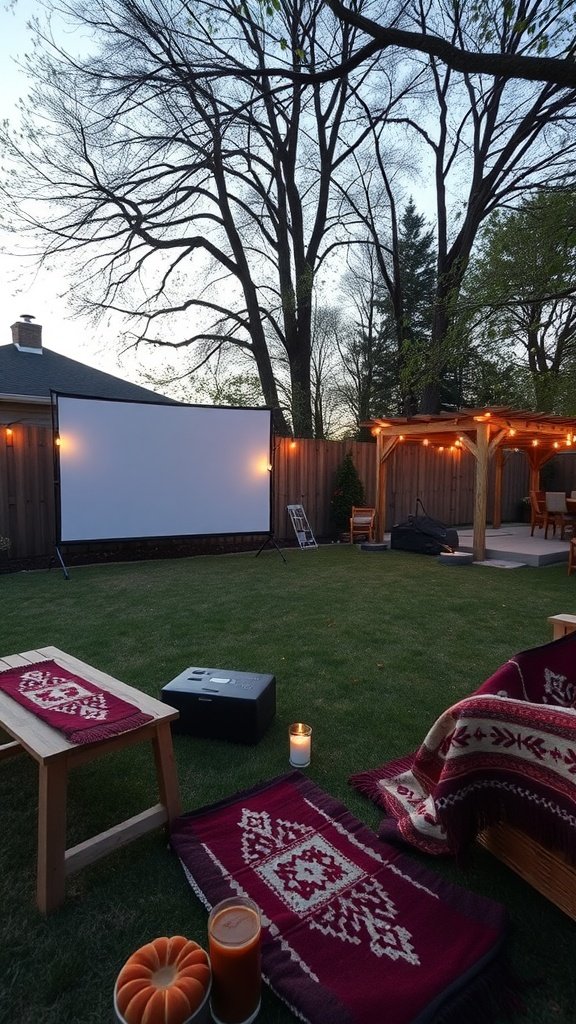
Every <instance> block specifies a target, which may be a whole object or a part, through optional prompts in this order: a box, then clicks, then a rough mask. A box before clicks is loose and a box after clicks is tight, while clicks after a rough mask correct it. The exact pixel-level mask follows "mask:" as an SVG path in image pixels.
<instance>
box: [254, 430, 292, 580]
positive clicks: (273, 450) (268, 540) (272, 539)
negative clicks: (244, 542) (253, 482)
mask: <svg viewBox="0 0 576 1024" xmlns="http://www.w3.org/2000/svg"><path fill="white" fill-rule="evenodd" d="M275 454H276V439H275V438H274V439H273V440H272V448H271V452H270V464H269V466H268V472H269V473H270V509H271V513H272V515H274V456H275ZM268 544H270V545H271V547H273V548H276V551H277V552H278V554H279V555H280V558H281V559H282V561H283V562H284V565H286V564H287V562H286V556H285V554H284V552H283V551H282V550H281V549H280V548H279V547H278V544H277V542H276V538H275V537H274V528H273V526H272V520H271V521H270V529H269V531H268V536H267V537H266V538H265V539H264V540H263V541H262V543H261V545H260V547H259V548H258V551H257V552H256V554H255V555H254V558H258V555H260V554H261V553H262V551H264V548H265V547H267V546H268Z"/></svg>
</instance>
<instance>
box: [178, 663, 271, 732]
mask: <svg viewBox="0 0 576 1024" xmlns="http://www.w3.org/2000/svg"><path fill="white" fill-rule="evenodd" d="M161 697H162V700H163V701H164V703H165V704H169V705H170V706H171V707H173V708H176V710H177V711H179V712H180V718H179V719H177V720H176V721H175V722H172V728H173V730H174V731H175V732H180V733H187V734H188V735H191V736H201V737H204V738H207V739H218V740H232V741H233V742H234V743H257V742H258V740H259V739H260V738H261V737H262V736H263V734H264V732H265V731H266V729H267V728H268V726H269V725H270V723H271V722H272V720H273V718H274V715H275V713H276V677H275V676H272V675H260V674H257V673H255V672H236V671H235V670H233V669H225V668H187V669H185V670H184V672H181V673H180V675H179V676H176V678H175V679H172V680H171V682H169V683H166V685H165V686H163V687H162V691H161Z"/></svg>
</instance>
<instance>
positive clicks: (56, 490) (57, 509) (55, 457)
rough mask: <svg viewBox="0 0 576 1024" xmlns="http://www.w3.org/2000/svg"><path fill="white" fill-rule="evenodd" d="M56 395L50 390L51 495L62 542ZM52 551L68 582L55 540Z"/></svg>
mask: <svg viewBox="0 0 576 1024" xmlns="http://www.w3.org/2000/svg"><path fill="white" fill-rule="evenodd" d="M57 394H58V393H57V392H56V391H54V389H53V388H50V418H51V420H52V461H53V466H54V474H53V481H54V488H53V494H54V519H55V523H56V537H59V538H60V540H62V536H61V532H60V524H61V518H60V501H59V497H60V458H59V452H60V433H59V430H58V402H57ZM54 549H55V551H56V557H57V559H58V561H59V562H60V566H61V568H62V572H63V573H64V579H65V580H69V579H70V573H69V572H68V569H67V568H66V565H65V563H64V559H63V558H62V552H61V551H60V546H59V543H58V541H57V540H56V543H55V545H54ZM52 561H53V559H50V565H49V566H48V568H49V569H51V568H52Z"/></svg>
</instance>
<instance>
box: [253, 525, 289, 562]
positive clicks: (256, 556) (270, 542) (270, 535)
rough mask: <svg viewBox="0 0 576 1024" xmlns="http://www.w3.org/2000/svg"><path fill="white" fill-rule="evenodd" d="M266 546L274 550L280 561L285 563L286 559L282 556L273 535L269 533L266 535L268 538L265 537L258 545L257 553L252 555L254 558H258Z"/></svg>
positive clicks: (282, 553)
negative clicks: (270, 546)
mask: <svg viewBox="0 0 576 1024" xmlns="http://www.w3.org/2000/svg"><path fill="white" fill-rule="evenodd" d="M268 544H271V545H272V547H274V548H276V551H277V552H278V554H279V555H280V558H281V559H282V561H283V562H284V563H286V557H285V555H284V552H283V551H281V549H280V548H279V547H278V545H277V543H276V541H275V540H274V534H273V533H272V532H270V533H269V534H268V536H267V537H266V540H265V541H264V542H263V543H262V544H261V545H260V547H259V548H258V551H257V552H256V554H255V555H254V558H258V555H259V554H260V552H261V551H264V548H265V547H267V545H268Z"/></svg>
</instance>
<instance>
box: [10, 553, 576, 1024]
mask: <svg viewBox="0 0 576 1024" xmlns="http://www.w3.org/2000/svg"><path fill="white" fill-rule="evenodd" d="M286 554H287V563H286V564H284V563H283V561H282V559H281V558H280V556H279V554H278V553H277V552H275V551H274V550H270V551H265V552H263V553H262V555H261V556H260V557H259V558H255V557H254V556H253V555H252V554H242V555H224V556H222V555H221V556H209V557H198V558H192V559H182V560H171V561H164V562H142V563H137V564H118V565H106V566H98V567H82V568H74V569H72V570H71V572H70V579H69V580H65V579H64V577H63V574H62V573H61V572H60V571H59V570H57V569H52V570H51V571H50V572H38V573H20V574H14V575H3V576H0V599H1V604H0V607H1V620H0V621H1V625H0V635H1V638H2V643H1V650H0V654H11V653H15V652H18V651H25V650H30V649H32V648H35V647H40V646H45V645H48V644H53V645H55V646H57V647H60V648H62V649H63V650H65V651H68V652H69V653H71V654H74V655H75V656H76V657H78V658H81V659H83V660H84V661H87V662H89V663H91V664H93V665H94V666H96V667H97V668H99V669H102V670H103V671H105V672H109V673H111V674H112V675H114V676H116V677H118V678H120V679H122V680H123V681H124V682H126V683H130V684H131V685H133V686H136V687H139V688H140V689H142V690H145V691H146V692H147V693H150V694H153V695H155V696H157V695H158V694H159V691H160V688H161V687H162V685H163V684H164V683H166V682H168V680H170V679H172V678H173V677H174V676H176V675H177V674H178V673H180V672H181V671H182V670H183V669H185V668H186V667H187V666H189V665H209V666H214V667H219V668H235V669H238V670H246V671H254V672H266V673H268V672H270V673H273V674H274V675H275V676H276V679H277V713H276V719H275V721H274V723H273V725H272V726H271V728H270V729H269V730H268V732H267V733H266V735H265V736H264V737H263V739H262V740H261V741H260V743H259V744H258V745H257V746H241V745H234V744H229V743H224V742H219V741H210V740H199V739H195V738H192V737H189V736H175V740H174V742H175V751H176V759H177V766H178V775H179V781H180V787H181V792H182V802H183V807H184V809H185V810H191V809H193V808H196V807H200V806H202V805H203V804H208V803H212V802H213V801H215V800H218V799H220V798H222V797H224V796H226V795H228V794H231V793H233V792H235V791H236V790H238V789H242V788H244V787H246V786H252V785H254V784H256V783H257V782H258V781H261V780H264V779H267V778H270V777H272V776H274V775H278V774H281V773H282V772H284V771H287V770H288V769H289V765H288V735H287V732H288V725H289V723H290V722H292V721H294V720H304V721H307V722H309V723H310V724H311V725H312V727H313V730H314V732H313V756H312V764H311V766H310V768H309V769H308V773H309V775H310V777H311V778H312V779H313V780H314V781H315V782H317V783H318V784H319V785H320V786H322V787H323V788H324V789H326V790H328V791H329V792H330V793H331V794H332V795H333V796H335V797H337V798H338V799H340V800H342V801H343V802H345V803H346V804H347V806H348V807H349V808H350V810H351V811H352V812H353V813H354V814H355V815H356V816H357V817H359V818H361V819H362V820H363V821H364V822H365V823H366V824H367V825H368V826H369V827H370V828H373V829H376V828H377V826H378V823H379V821H380V818H381V813H380V812H379V810H378V808H377V807H375V806H373V805H372V804H371V803H370V802H369V801H367V800H366V799H365V798H364V797H362V796H361V795H360V794H358V793H357V792H356V791H355V790H352V789H351V788H350V787H349V785H348V782H347V780H348V777H349V776H350V775H351V774H352V773H353V772H357V771H360V770H362V769H365V768H370V767H373V766H375V765H377V764H379V763H381V762H382V761H384V760H387V759H389V758H392V757H394V756H398V755H400V754H405V753H407V752H408V751H409V750H412V749H413V748H414V747H415V746H417V745H418V744H419V743H420V741H421V740H422V738H423V736H424V733H425V731H426V730H427V728H428V726H429V725H431V724H432V722H433V720H434V719H435V718H436V717H437V715H438V714H439V713H440V712H441V711H443V710H444V708H445V707H447V706H448V705H449V704H451V703H453V702H454V701H456V700H458V699H459V698H461V697H463V696H465V695H466V694H468V693H470V692H471V691H472V690H474V689H475V688H476V687H477V686H478V685H479V684H480V683H481V682H482V681H483V680H484V679H485V678H486V677H487V676H488V675H489V674H491V673H492V672H493V671H494V670H495V669H496V668H497V667H498V665H500V664H501V662H502V661H504V660H506V658H508V657H509V656H510V655H512V654H514V653H515V652H516V651H519V650H521V649H523V648H525V647H530V646H534V645H536V644H540V643H543V642H545V641H547V640H549V639H550V638H551V631H550V628H549V625H548V623H547V617H548V616H549V615H553V614H556V613H559V612H572V611H574V605H575V603H576V601H575V596H576V589H575V588H576V579H575V578H574V577H571V578H569V577H568V576H567V574H566V567H565V566H552V567H549V568H548V567H547V568H541V569H518V570H514V571H503V570H497V569H488V568H481V567H475V566H474V567H461V568H452V567H446V566H442V565H440V564H439V563H438V561H437V560H436V559H435V558H427V557H425V556H422V555H412V554H407V553H403V552H397V551H388V552H383V553H381V554H380V553H378V554H376V553H363V552H361V551H360V549H359V548H357V547H355V546H351V545H331V546H326V547H321V548H319V549H318V550H309V551H300V550H290V551H288V552H287V553H286ZM153 790H154V776H153V768H152V758H151V757H150V755H149V752H148V750H147V749H146V748H145V747H144V745H140V746H137V747H134V748H131V749H129V750H126V751H123V752H122V753H121V754H118V755H116V756H115V757H108V758H105V759H103V760H101V761H95V762H92V763H91V764H89V765H86V766H85V767H83V768H80V769H78V770H77V771H76V772H75V773H73V775H72V778H71V784H70V792H69V812H68V815H69V820H68V844H69V845H73V844H74V843H77V842H80V841H82V840H83V839H85V838H86V837H87V836H89V835H91V834H94V833H95V832H98V831H101V830H103V829H106V828H109V827H110V826H112V825H113V824H115V822H116V821H118V820H121V819H123V818H125V817H127V816H129V815H130V814H132V813H136V812H137V811H138V810H141V809H142V808H143V807H145V806H148V805H149V804H150V803H151V802H153V799H154V793H153ZM0 808H1V812H2V828H1V829H0V886H1V900H0V907H1V910H0V1022H1V1024H4V1022H6V1024H8V1022H18V1024H32V1022H33V1024H104V1022H107V1021H109V1020H111V1005H112V990H113V986H114V981H115V978H116V975H117V973H118V971H119V969H120V967H121V965H122V964H123V962H124V960H125V959H126V958H127V956H128V955H129V954H130V953H131V952H132V951H133V950H134V949H135V948H137V947H138V946H140V945H142V944H143V943H144V942H146V941H148V940H150V939H152V938H154V937H156V936H158V935H171V934H177V933H181V934H184V935H187V936H189V937H190V938H194V939H196V940H197V941H199V942H200V943H201V944H204V943H205V941H206V920H207V915H206V911H205V910H204V908H203V907H202V906H201V904H200V903H199V902H198V901H197V900H196V898H195V897H194V896H193V895H192V892H191V890H190V889H189V887H188V885H187V883H186V881H185V878H184V875H183V872H182V870H181V868H180V866H179V863H178V862H177V860H176V858H175V857H174V855H173V854H172V853H171V852H170V850H169V848H168V846H167V842H166V836H165V834H164V833H163V832H162V831H161V830H158V831H156V832H154V833H151V834H150V835H149V836H147V837H144V838H142V839H140V840H138V841H136V842H134V843H132V844H131V845H129V846H128V847H126V848H125V849H123V850H120V851H118V852H116V853H114V854H112V855H110V856H109V857H107V858H105V859H103V860H101V861H100V862H99V863H97V864H95V865H92V866H91V867H89V868H85V869H84V870H83V871H81V872H80V873H79V874H76V875H73V876H72V877H71V878H70V879H69V881H68V883H67V896H66V902H65V904H64V906H63V907H62V908H61V909H60V910H58V911H56V912H55V913H53V914H52V915H50V916H49V917H47V918H44V917H42V916H41V915H40V914H39V913H38V912H37V910H36V906H35V851H36V809H37V777H36V767H35V764H34V763H33V762H32V760H31V759H30V758H27V757H19V758H14V759H12V760H8V761H5V762H3V763H1V764H0ZM414 857H415V858H416V859H418V860H420V861H421V862H423V863H426V864H427V865H428V866H429V867H431V868H433V869H435V870H437V871H439V872H440V873H442V874H443V875H445V876H447V877H449V878H451V879H453V880H455V881H457V882H458V883H459V884H461V885H464V886H466V887H468V888H470V889H473V890H474V891H476V892H478V893H481V894H484V895H487V896H491V897H493V898H495V899H497V900H500V901H501V902H503V903H505V904H506V906H507V907H508V909H509V914H510V922H511V929H510V937H509V943H508V947H509V951H510V957H511V960H512V964H513V967H514V968H515V970H516V972H517V974H518V975H519V976H520V977H521V978H523V979H525V980H526V981H528V982H530V986H529V988H528V991H527V995H526V1003H527V1014H526V1017H525V1018H524V1020H525V1021H526V1022H528V1024H573V1022H574V1019H575V1010H574V1007H575V1006H576V972H575V971H574V964H573V960H574V951H575V945H574V923H573V922H571V921H570V920H569V919H568V918H567V917H565V916H564V915H563V914H561V913H560V911H558V910H556V909H555V908H554V907H553V906H552V905H551V904H549V903H548V902H547V901H546V900H544V899H543V898H542V897H540V896H539V895H538V894H537V893H536V892H535V891H533V890H532V889H531V888H530V887H529V886H527V885H526V884H525V883H523V882H522V881H521V880H520V879H519V878H517V877H516V876H515V875H514V874H513V873H511V872H510V871H508V870H507V869H506V868H505V867H504V866H503V865H501V864H499V863H498V862H497V861H496V860H494V859H493V858H492V857H491V855H490V854H489V853H487V852H486V851H484V850H482V849H481V848H479V847H478V848H474V849H473V850H472V852H471V855H470V858H469V860H468V861H467V862H466V864H465V865H463V866H457V865H455V864H454V863H452V862H448V861H432V860H430V859H427V858H424V857H423V856H421V855H418V854H416V853H415V854H414ZM440 927H441V923H440ZM261 1019H262V1021H263V1022H265V1024H289V1022H294V1021H295V1020H296V1018H295V1017H294V1015H293V1014H291V1013H290V1011H289V1010H288V1009H287V1008H286V1007H284V1006H283V1004H281V1003H280V1002H279V1000H277V999H276V997H275V996H273V995H272V994H271V993H269V992H268V991H267V990H266V991H265V993H264V1000H263V1010H262V1014H261ZM326 1024H329V1021H327V1022H326ZM374 1024H383V1022H379V1021H374ZM462 1024H466V1022H465V1021H463V1022H462Z"/></svg>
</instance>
